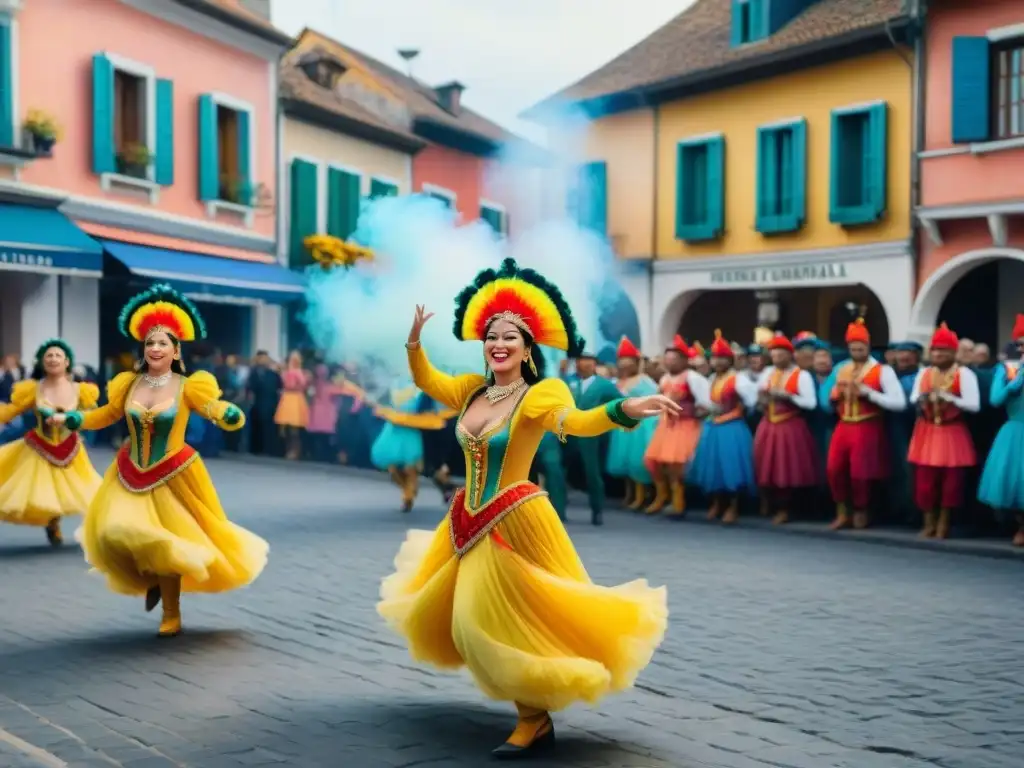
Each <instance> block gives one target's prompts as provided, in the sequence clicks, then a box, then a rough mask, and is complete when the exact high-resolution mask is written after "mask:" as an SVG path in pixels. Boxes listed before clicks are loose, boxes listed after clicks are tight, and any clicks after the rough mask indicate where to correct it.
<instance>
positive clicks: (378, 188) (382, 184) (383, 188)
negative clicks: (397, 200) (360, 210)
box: [370, 179, 398, 200]
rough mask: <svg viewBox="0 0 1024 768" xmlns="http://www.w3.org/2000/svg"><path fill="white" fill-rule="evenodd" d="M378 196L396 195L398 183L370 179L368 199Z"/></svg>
mask: <svg viewBox="0 0 1024 768" xmlns="http://www.w3.org/2000/svg"><path fill="white" fill-rule="evenodd" d="M378 197H398V185H397V184H389V183H388V182H386V181H381V180H380V179H370V199H371V200H374V199H376V198H378Z"/></svg>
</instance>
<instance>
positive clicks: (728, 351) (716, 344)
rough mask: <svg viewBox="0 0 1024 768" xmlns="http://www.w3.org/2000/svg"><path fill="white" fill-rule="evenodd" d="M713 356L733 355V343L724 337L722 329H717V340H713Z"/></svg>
mask: <svg viewBox="0 0 1024 768" xmlns="http://www.w3.org/2000/svg"><path fill="white" fill-rule="evenodd" d="M711 356H712V357H733V350H732V345H730V344H729V342H728V341H726V340H725V339H724V338H722V331H721V330H719V329H718V328H716V329H715V340H714V341H713V342H711Z"/></svg>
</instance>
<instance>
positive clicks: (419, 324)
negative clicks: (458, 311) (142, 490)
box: [409, 304, 434, 346]
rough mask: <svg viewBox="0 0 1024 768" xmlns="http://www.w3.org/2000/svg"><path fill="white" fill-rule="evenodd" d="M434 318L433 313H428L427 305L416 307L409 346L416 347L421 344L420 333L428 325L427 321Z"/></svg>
mask: <svg viewBox="0 0 1024 768" xmlns="http://www.w3.org/2000/svg"><path fill="white" fill-rule="evenodd" d="M433 316H434V313H433V312H427V305H426V304H417V305H416V315H415V317H413V319H412V328H410V329H409V346H415V345H416V344H419V343H420V331H422V330H423V326H424V325H426V324H427V320H429V319H430V318H432V317H433Z"/></svg>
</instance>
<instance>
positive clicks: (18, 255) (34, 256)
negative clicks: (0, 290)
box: [0, 250, 53, 267]
mask: <svg viewBox="0 0 1024 768" xmlns="http://www.w3.org/2000/svg"><path fill="white" fill-rule="evenodd" d="M0 264H16V265H18V266H26V267H52V266H53V257H52V256H45V255H43V254H41V253H27V252H25V251H7V250H0Z"/></svg>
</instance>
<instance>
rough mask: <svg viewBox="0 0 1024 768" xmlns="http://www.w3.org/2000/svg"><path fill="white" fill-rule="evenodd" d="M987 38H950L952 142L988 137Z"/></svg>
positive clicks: (988, 83) (988, 57)
mask: <svg viewBox="0 0 1024 768" xmlns="http://www.w3.org/2000/svg"><path fill="white" fill-rule="evenodd" d="M990 55H991V54H990V53H989V42H988V38H987V37H954V38H953V73H952V89H953V94H952V96H953V97H952V99H951V100H950V102H951V104H952V108H953V142H954V143H957V144H963V143H967V142H970V141H988V139H989V138H990V128H991V122H990V120H991V114H990V87H991V86H990V83H991V80H990V78H991V73H990V68H991V58H990Z"/></svg>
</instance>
